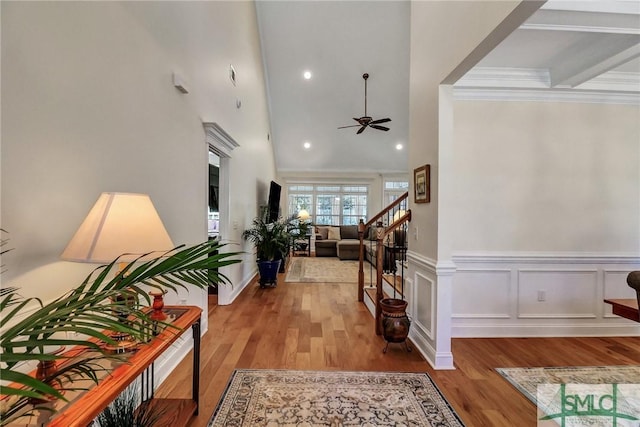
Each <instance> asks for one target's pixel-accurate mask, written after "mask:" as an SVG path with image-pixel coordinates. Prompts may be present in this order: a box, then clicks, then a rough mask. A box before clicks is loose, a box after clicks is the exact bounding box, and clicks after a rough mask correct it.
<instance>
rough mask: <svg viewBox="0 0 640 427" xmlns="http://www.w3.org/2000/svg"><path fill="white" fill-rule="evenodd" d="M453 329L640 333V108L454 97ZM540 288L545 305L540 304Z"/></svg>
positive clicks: (463, 331)
mask: <svg viewBox="0 0 640 427" xmlns="http://www.w3.org/2000/svg"><path fill="white" fill-rule="evenodd" d="M454 117H455V119H454V120H455V127H454V129H455V137H454V139H455V143H454V145H455V147H454V151H455V153H456V155H455V160H454V169H455V191H454V198H453V199H454V200H455V209H454V212H455V217H454V221H455V223H456V224H457V227H456V229H455V236H454V242H455V243H454V251H455V252H454V253H455V255H454V259H455V262H456V265H457V267H458V271H457V273H456V276H455V280H454V298H453V301H454V303H453V316H454V334H455V335H458V336H496V335H511V336H513V335H526V336H531V335H572V334H573V335H603V334H633V333H637V331H638V328H637V327H636V326H635V325H633V322H629V321H625V320H622V319H616V318H615V316H611V310H610V307H609V306H607V305H605V304H604V303H603V302H602V299H603V298H633V297H634V295H635V294H634V292H633V291H632V289H631V288H629V287H628V286H627V285H626V283H625V278H626V274H627V273H628V272H629V271H631V270H634V269H638V268H640V168H639V167H638V166H639V165H640V121H639V120H638V117H640V107H638V106H629V105H604V104H577V103H551V102H491V101H475V102H473V101H457V102H455V103H454ZM539 291H541V292H543V293H544V299H545V300H544V301H538V297H539Z"/></svg>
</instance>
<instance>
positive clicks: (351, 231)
mask: <svg viewBox="0 0 640 427" xmlns="http://www.w3.org/2000/svg"><path fill="white" fill-rule="evenodd" d="M316 256H317V257H327V256H332V257H338V258H340V259H341V260H345V259H349V260H357V259H360V238H359V237H358V226H357V225H340V226H329V225H318V226H316Z"/></svg>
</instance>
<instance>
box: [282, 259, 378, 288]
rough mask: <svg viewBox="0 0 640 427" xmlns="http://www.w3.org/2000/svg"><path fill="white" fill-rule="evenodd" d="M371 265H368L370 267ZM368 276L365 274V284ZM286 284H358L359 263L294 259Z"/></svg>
mask: <svg viewBox="0 0 640 427" xmlns="http://www.w3.org/2000/svg"><path fill="white" fill-rule="evenodd" d="M368 265H369V264H367V266H368ZM366 276H367V274H366V272H365V282H367V278H366ZM284 281H285V282H302V283H358V261H346V260H345V261H341V260H340V259H338V258H324V257H320V258H316V257H294V258H292V259H291V264H290V265H289V271H287V277H286V278H285V280H284Z"/></svg>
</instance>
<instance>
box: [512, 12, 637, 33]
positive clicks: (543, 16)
mask: <svg viewBox="0 0 640 427" xmlns="http://www.w3.org/2000/svg"><path fill="white" fill-rule="evenodd" d="M520 29H521V30H542V31H578V32H583V33H606V34H633V35H640V17H639V15H637V14H623V13H593V12H567V11H559V10H539V11H538V12H536V14H535V15H533V16H532V17H531V18H530V19H529V20H528V21H527V22H526V23H524V24H522V25H521V26H520Z"/></svg>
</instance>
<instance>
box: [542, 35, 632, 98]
mask: <svg viewBox="0 0 640 427" xmlns="http://www.w3.org/2000/svg"><path fill="white" fill-rule="evenodd" d="M589 50H591V51H592V52H589ZM602 51H603V49H601V48H600V47H598V46H592V47H591V49H587V50H586V51H583V52H582V53H581V55H580V56H579V58H580V60H577V61H565V62H564V63H560V64H559V65H557V66H555V67H554V68H553V69H551V70H550V72H549V76H550V82H551V87H576V86H578V85H580V84H582V83H584V82H586V81H588V80H591V79H593V78H594V77H597V76H599V75H601V74H603V73H606V72H607V71H609V70H612V69H614V68H616V67H618V66H620V65H622V64H625V63H627V62H629V61H631V60H632V59H635V58H637V57H639V56H640V43H638V42H636V43H635V44H631V46H628V44H627V46H625V47H623V48H622V49H620V48H618V49H613V48H612V49H607V51H608V52H609V53H610V54H609V55H607V56H605V57H602V56H600V57H599V56H598V55H597V53H596V52H602Z"/></svg>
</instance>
